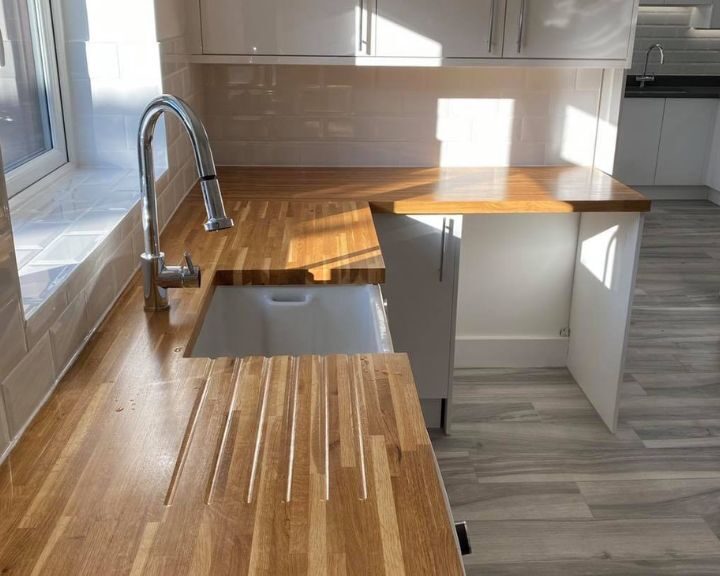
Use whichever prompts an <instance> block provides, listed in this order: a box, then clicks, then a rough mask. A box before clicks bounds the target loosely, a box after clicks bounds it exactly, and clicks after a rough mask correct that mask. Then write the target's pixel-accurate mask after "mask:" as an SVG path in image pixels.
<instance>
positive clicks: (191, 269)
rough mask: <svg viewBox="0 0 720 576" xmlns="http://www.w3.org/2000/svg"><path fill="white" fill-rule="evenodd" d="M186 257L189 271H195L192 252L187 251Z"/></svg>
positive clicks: (186, 265)
mask: <svg viewBox="0 0 720 576" xmlns="http://www.w3.org/2000/svg"><path fill="white" fill-rule="evenodd" d="M184 258H185V264H184V266H185V267H186V268H187V269H188V271H190V272H195V265H194V264H193V261H192V257H191V256H190V252H187V251H186V252H185V255H184Z"/></svg>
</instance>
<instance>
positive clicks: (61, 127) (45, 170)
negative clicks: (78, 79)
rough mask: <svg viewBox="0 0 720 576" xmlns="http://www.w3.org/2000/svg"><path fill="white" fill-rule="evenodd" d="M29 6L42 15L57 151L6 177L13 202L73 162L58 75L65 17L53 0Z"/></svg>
mask: <svg viewBox="0 0 720 576" xmlns="http://www.w3.org/2000/svg"><path fill="white" fill-rule="evenodd" d="M29 2H30V6H31V7H32V8H33V9H34V10H35V12H36V14H37V15H38V19H37V20H38V22H37V24H38V26H39V29H38V31H37V32H38V39H39V43H40V51H41V54H42V66H43V73H44V75H45V78H46V82H47V99H48V118H49V121H50V131H51V134H52V143H53V148H52V149H51V150H48V151H47V152H45V153H43V154H41V155H40V156H38V157H36V158H33V159H32V160H30V161H28V162H26V163H24V164H22V165H21V166H18V167H17V168H15V169H13V170H11V171H10V172H6V173H5V182H6V186H7V191H8V196H9V197H11V198H12V197H13V196H15V195H17V194H18V193H20V192H22V191H23V190H25V189H26V188H28V187H29V186H31V185H33V184H35V183H36V182H38V181H39V180H42V179H43V178H45V177H46V176H48V175H49V174H51V173H52V172H54V171H55V170H57V169H58V168H61V167H62V166H64V165H66V164H68V162H69V158H68V146H67V134H66V130H65V119H64V116H63V102H62V97H61V79H60V75H59V71H58V61H59V60H60V58H61V57H62V55H63V52H62V50H61V48H62V47H61V44H60V42H61V41H62V33H61V29H60V23H61V17H60V13H59V12H58V11H56V12H55V13H54V14H53V8H52V4H53V2H52V1H51V0H29Z"/></svg>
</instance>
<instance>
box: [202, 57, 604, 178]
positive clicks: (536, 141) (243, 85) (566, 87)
mask: <svg viewBox="0 0 720 576" xmlns="http://www.w3.org/2000/svg"><path fill="white" fill-rule="evenodd" d="M602 78H603V72H602V70H587V69H585V70H578V69H573V68H565V69H553V68H469V69H453V68H368V67H342V66H259V65H255V66H249V65H248V66H244V65H213V66H207V67H206V71H205V80H206V82H205V92H204V97H205V102H206V105H207V109H206V110H207V113H206V115H205V121H206V124H207V126H208V130H209V132H210V137H211V139H212V143H213V148H214V151H215V154H216V158H217V160H218V162H219V163H221V164H231V165H253V164H255V165H258V164H260V165H325V166H327V165H332V166H356V165H361V166H367V165H371V166H388V165H390V166H397V165H400V166H437V165H442V166H507V165H538V164H583V165H590V164H592V162H593V155H594V144H595V136H596V130H597V114H598V107H599V103H600V93H601V84H602Z"/></svg>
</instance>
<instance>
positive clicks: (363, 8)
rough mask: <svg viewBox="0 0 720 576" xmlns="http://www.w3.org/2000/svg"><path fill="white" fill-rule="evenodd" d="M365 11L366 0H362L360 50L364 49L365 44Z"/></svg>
mask: <svg viewBox="0 0 720 576" xmlns="http://www.w3.org/2000/svg"><path fill="white" fill-rule="evenodd" d="M364 12H365V0H360V39H359V41H358V52H362V51H363V44H365V39H364V36H365V26H364V25H363V24H364V22H365V18H364V14H363V13H364Z"/></svg>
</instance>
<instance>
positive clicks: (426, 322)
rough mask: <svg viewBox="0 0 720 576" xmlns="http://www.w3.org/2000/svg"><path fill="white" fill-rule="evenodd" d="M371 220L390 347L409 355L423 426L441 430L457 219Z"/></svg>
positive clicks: (450, 360) (448, 386)
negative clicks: (381, 261)
mask: <svg viewBox="0 0 720 576" xmlns="http://www.w3.org/2000/svg"><path fill="white" fill-rule="evenodd" d="M374 220H375V227H376V230H377V233H378V238H379V239H380V247H381V249H382V253H383V258H384V259H385V266H386V273H385V284H384V285H383V286H382V291H383V295H384V296H385V298H386V300H387V315H388V323H389V325H390V333H391V334H392V339H393V347H394V349H395V351H396V352H406V353H408V354H409V356H410V364H411V366H412V371H413V375H414V377H415V383H416V385H417V389H418V395H419V396H420V400H421V401H423V407H424V408H425V417H426V421H427V423H428V425H429V426H431V427H436V426H437V425H438V424H440V426H443V427H444V425H445V424H446V423H447V422H448V421H449V418H448V412H447V410H448V409H449V406H450V399H451V395H452V374H453V369H454V357H455V315H456V308H457V287H458V270H459V258H460V239H461V232H462V217H460V216H447V215H444V216H442V215H441V216H435V215H433V216H403V215H396V214H375V216H374ZM430 410H434V413H429V412H430ZM438 411H439V412H441V413H437V412H438Z"/></svg>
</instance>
